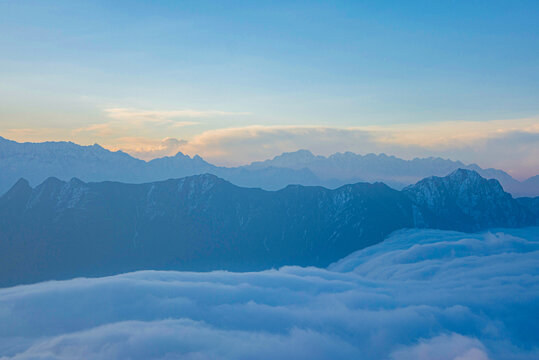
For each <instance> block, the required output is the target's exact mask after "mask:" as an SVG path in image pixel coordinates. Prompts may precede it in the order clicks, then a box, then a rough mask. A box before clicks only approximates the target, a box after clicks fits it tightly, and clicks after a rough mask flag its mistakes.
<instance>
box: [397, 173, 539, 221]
mask: <svg viewBox="0 0 539 360" xmlns="http://www.w3.org/2000/svg"><path fill="white" fill-rule="evenodd" d="M403 192H404V193H405V194H407V195H408V196H409V197H410V199H411V200H412V201H413V202H414V204H415V208H416V209H418V210H419V213H420V215H419V216H418V217H417V220H416V221H417V222H418V225H420V224H421V223H424V224H425V226H428V227H433V228H438V229H458V230H462V231H476V230H480V229H485V228H489V227H516V226H521V225H522V224H533V222H534V221H535V215H534V214H532V212H531V211H530V210H529V209H527V208H525V207H524V206H522V205H521V204H519V203H518V202H517V201H516V200H515V199H513V198H512V197H511V195H510V194H508V193H506V192H504V191H503V188H502V187H501V185H500V183H499V182H498V181H496V180H494V179H489V180H487V179H484V178H482V177H481V176H480V175H479V174H478V173H477V172H475V171H470V170H464V169H458V170H456V171H454V172H453V173H451V174H450V175H448V176H446V177H437V176H433V177H429V178H426V179H423V180H421V181H419V182H418V183H417V184H415V185H412V186H409V187H407V188H405V189H404V190H403Z"/></svg>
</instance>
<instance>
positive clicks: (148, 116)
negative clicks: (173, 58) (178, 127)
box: [104, 108, 249, 121]
mask: <svg viewBox="0 0 539 360" xmlns="http://www.w3.org/2000/svg"><path fill="white" fill-rule="evenodd" d="M104 111H105V113H106V114H107V115H108V116H109V117H110V118H113V119H118V120H143V121H163V120H170V119H181V118H208V117H218V116H240V115H249V113H247V112H229V111H220V110H140V109H131V108H108V109H105V110H104Z"/></svg>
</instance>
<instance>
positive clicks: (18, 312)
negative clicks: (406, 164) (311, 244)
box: [0, 228, 539, 360]
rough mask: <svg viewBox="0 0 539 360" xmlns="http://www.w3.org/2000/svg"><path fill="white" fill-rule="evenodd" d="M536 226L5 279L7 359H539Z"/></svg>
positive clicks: (1, 325)
mask: <svg viewBox="0 0 539 360" xmlns="http://www.w3.org/2000/svg"><path fill="white" fill-rule="evenodd" d="M538 261H539V228H529V229H516V230H503V232H498V233H485V234H462V233H457V232H444V231H436V230H404V231H400V232H398V233H396V234H394V235H393V236H391V237H390V238H389V239H387V240H386V241H384V242H383V243H381V244H378V245H375V246H373V247H370V248H367V249H365V250H362V251H359V252H357V253H354V254H351V255H350V256H349V257H347V258H345V259H343V260H342V261H340V262H339V263H337V264H334V265H333V266H331V267H330V269H318V268H300V267H285V268H282V269H280V270H268V271H262V272H253V273H229V272H222V271H217V272H209V273H189V272H174V271H168V272H164V271H143V272H136V273H130V274H124V275H119V276H113V277H105V278H98V279H74V280H70V281H60V282H55V281H52V282H45V283H40V284H35V285H29V286H18V287H13V288H7V289H1V290H0V358H1V356H2V355H3V356H4V357H3V358H2V359H36V358H40V359H45V358H46V359H76V358H91V359H111V358H130V359H176V358H182V359H276V358H278V359H328V358H331V359H351V358H361V359H394V360H406V359H433V358H435V359H441V360H445V359H452V360H464V359H466V360H471V359H474V360H485V359H515V358H518V359H537V358H538V357H539V345H538V344H539V324H538V323H537V321H536V320H535V319H536V318H537V317H538V316H539V306H538V305H537V304H539V268H538V267H537V263H538Z"/></svg>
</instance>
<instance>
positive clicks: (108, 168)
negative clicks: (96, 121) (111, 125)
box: [0, 137, 320, 194]
mask: <svg viewBox="0 0 539 360" xmlns="http://www.w3.org/2000/svg"><path fill="white" fill-rule="evenodd" d="M206 173H209V174H214V175H216V176H219V177H221V178H223V179H226V180H229V181H231V182H233V183H234V184H236V185H239V186H246V187H261V188H265V189H268V190H277V189H282V188H284V187H285V186H287V185H289V184H304V185H319V184H320V180H319V179H318V178H317V177H316V176H315V175H314V174H312V172H311V171H310V170H307V169H301V170H292V169H285V168H275V167H267V168H264V169H260V170H248V169H245V168H226V167H218V166H215V165H212V164H209V163H207V162H206V161H204V160H203V159H202V158H201V157H200V156H198V155H195V156H194V157H192V158H191V157H189V156H187V155H184V154H182V153H178V154H176V155H175V156H167V157H163V158H159V159H154V160H151V161H149V162H146V161H143V160H140V159H136V158H133V157H132V156H130V155H128V154H126V153H124V152H121V151H115V152H113V151H109V150H107V149H104V148H102V147H101V146H99V145H97V144H95V145H92V146H81V145H77V144H74V143H72V142H43V143H18V142H15V141H11V140H7V139H4V138H2V137H0V194H3V193H4V192H6V191H7V190H8V189H9V188H10V187H11V186H13V184H14V183H15V182H16V181H17V180H18V179H20V178H25V179H27V180H28V181H29V183H30V184H31V185H32V186H34V185H37V184H40V183H42V182H43V181H44V180H45V179H47V178H49V177H57V178H59V179H61V180H69V179H71V178H73V177H76V178H79V179H81V180H84V181H120V182H128V183H145V182H152V181H159V180H166V179H171V178H181V177H186V176H191V175H200V174H206Z"/></svg>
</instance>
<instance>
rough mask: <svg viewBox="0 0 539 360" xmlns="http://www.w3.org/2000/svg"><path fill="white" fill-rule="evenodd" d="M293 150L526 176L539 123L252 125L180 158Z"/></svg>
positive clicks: (203, 138) (201, 140) (195, 145)
mask: <svg viewBox="0 0 539 360" xmlns="http://www.w3.org/2000/svg"><path fill="white" fill-rule="evenodd" d="M246 149H248V151H246ZM298 149H311V150H313V151H314V152H315V153H317V154H321V155H330V154H333V153H335V152H345V151H352V152H356V153H360V154H366V153H373V152H374V153H386V154H391V155H396V156H398V157H402V158H408V159H411V158H414V157H428V156H441V157H445V158H447V157H450V158H452V159H454V160H462V161H464V162H467V163H478V164H479V165H481V166H483V167H497V168H502V169H505V170H507V171H509V172H511V173H512V174H514V175H516V176H517V177H528V176H532V175H535V173H534V172H535V171H536V169H537V168H539V121H538V120H537V119H535V118H534V119H520V120H503V121H502V120H496V121H484V122H443V123H427V124H408V125H395V126H370V127H343V128H337V127H326V126H260V125H255V126H247V127H236V128H227V129H216V130H209V131H206V132H203V133H201V134H198V135H195V136H194V137H193V138H192V139H190V140H189V142H188V143H187V144H185V145H182V147H181V150H182V151H183V152H185V153H188V154H190V155H195V154H199V155H201V156H202V157H204V158H206V159H207V160H209V161H212V162H216V163H218V164H223V165H238V164H245V163H249V162H252V161H256V160H264V159H267V158H271V157H273V156H275V155H278V154H280V153H282V152H288V151H295V150H298ZM508 149H511V151H508ZM494 154H495V156H493V155H494Z"/></svg>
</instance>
